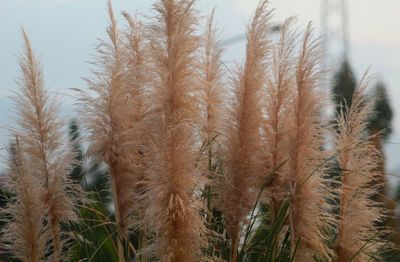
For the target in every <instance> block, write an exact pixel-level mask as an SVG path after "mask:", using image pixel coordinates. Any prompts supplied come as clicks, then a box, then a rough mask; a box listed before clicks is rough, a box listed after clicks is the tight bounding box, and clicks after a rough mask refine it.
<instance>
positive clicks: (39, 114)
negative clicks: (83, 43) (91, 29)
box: [7, 0, 384, 262]
mask: <svg viewBox="0 0 400 262" xmlns="http://www.w3.org/2000/svg"><path fill="white" fill-rule="evenodd" d="M194 4H195V1H194V0H159V1H158V2H157V3H156V4H155V5H154V6H153V7H154V8H153V10H154V12H155V17H154V18H153V19H152V20H150V21H149V22H148V24H142V23H140V22H138V21H136V19H134V18H132V17H131V16H130V15H129V14H128V13H125V12H124V13H123V16H124V17H125V20H126V24H127V27H126V28H125V29H123V30H121V29H119V28H118V25H117V21H116V19H115V16H114V13H113V10H112V7H111V3H109V19H110V25H109V27H108V28H107V36H108V39H107V40H105V41H101V42H100V44H99V45H98V47H97V56H96V59H95V61H94V62H93V70H92V76H91V78H89V79H87V84H88V87H89V91H88V92H84V91H82V96H81V99H80V112H81V113H82V114H81V115H82V120H83V121H82V122H83V124H84V125H85V127H86V130H87V131H88V138H89V141H90V147H89V152H90V153H91V154H92V155H93V156H96V157H97V158H98V159H100V160H102V161H104V162H105V163H107V165H108V167H109V171H110V181H111V183H110V188H111V189H110V190H111V191H112V194H113V201H114V208H115V224H116V228H117V234H116V235H117V237H116V239H117V244H118V256H119V259H120V260H121V261H124V260H125V258H127V257H129V256H127V255H126V254H127V253H129V251H128V250H127V249H129V248H126V247H129V234H130V232H131V231H132V230H137V229H139V230H140V231H141V232H144V234H145V237H144V239H145V243H144V244H143V245H144V247H143V246H142V250H139V251H137V253H136V255H142V254H144V255H146V256H147V251H148V250H150V255H149V256H150V257H151V258H153V257H156V258H157V259H158V260H160V261H171V262H172V261H178V262H180V261H203V260H207V259H210V258H209V257H207V256H206V255H205V249H206V248H207V245H208V243H207V236H208V233H209V232H208V231H207V229H206V221H205V220H206V219H205V218H206V217H207V212H211V210H207V207H208V208H210V206H206V205H205V203H204V202H205V201H204V198H203V191H204V188H208V190H210V189H211V190H212V191H213V192H212V195H213V199H212V200H214V201H215V202H214V203H213V208H217V209H219V210H220V211H221V212H222V214H223V218H224V222H225V226H226V230H227V234H228V236H229V238H230V241H231V242H230V250H231V253H230V260H231V261H234V262H235V261H236V260H237V256H238V250H239V249H240V245H241V240H243V231H244V228H246V226H247V225H248V223H249V221H248V220H249V215H250V213H251V211H252V208H253V207H254V206H255V205H256V203H257V202H258V200H259V199H258V197H259V196H260V195H259V193H260V192H262V195H261V197H260V199H262V202H263V204H266V205H268V206H269V207H270V209H269V210H270V211H271V212H270V222H271V224H273V223H274V222H275V219H276V216H277V213H278V212H279V210H280V209H281V208H282V206H283V204H284V203H289V209H288V211H287V216H286V221H285V224H286V225H287V226H286V227H285V228H286V229H288V230H289V231H290V237H291V241H290V242H291V249H292V250H291V251H292V253H294V252H295V251H296V260H297V261H311V260H312V259H313V257H317V258H321V259H325V260H329V259H335V257H337V259H338V261H347V259H350V258H351V257H352V256H353V255H355V254H358V253H360V254H361V255H360V256H359V257H360V258H358V257H357V259H359V260H360V261H364V260H363V259H364V257H363V256H364V254H372V253H374V252H375V251H376V250H377V247H378V246H379V241H380V240H381V235H380V233H378V232H379V231H378V228H377V227H376V226H377V222H379V221H382V219H383V217H384V214H383V213H382V208H381V207H380V206H379V205H378V204H377V203H376V202H374V201H373V200H372V197H371V196H373V195H374V194H375V193H376V191H374V189H373V188H372V189H371V183H373V181H374V179H375V177H376V176H378V175H379V174H378V173H379V169H378V168H377V167H376V163H378V162H377V161H376V160H377V159H378V158H379V154H378V153H377V152H376V151H375V150H373V148H372V146H371V145H370V143H369V142H368V141H369V140H368V139H366V138H365V136H364V133H363V130H364V129H365V121H366V116H367V114H368V113H369V110H370V107H371V106H370V103H369V102H368V103H367V102H366V101H364V100H363V99H362V96H361V94H362V93H363V88H360V89H358V90H357V92H356V95H355V98H354V104H353V106H352V107H351V108H350V110H349V113H348V114H347V115H344V114H342V115H341V116H340V118H339V119H338V127H339V128H338V130H339V131H338V132H337V137H336V141H337V143H336V147H337V149H336V150H337V155H338V162H339V166H340V168H341V170H342V175H341V178H342V181H341V182H340V183H339V184H340V185H339V186H336V187H330V186H329V185H330V184H331V183H332V182H333V181H331V180H332V179H331V178H329V176H327V173H328V172H327V169H328V162H329V159H330V158H332V157H330V155H329V153H332V152H328V151H326V150H324V147H325V137H326V131H327V130H326V129H325V128H324V127H325V126H327V125H326V124H327V123H325V122H324V119H323V117H322V115H323V114H322V113H323V111H324V110H325V108H324V106H325V104H326V101H327V97H324V96H323V95H322V94H321V91H320V90H319V87H320V85H321V80H322V78H323V77H324V75H325V73H324V72H321V71H320V66H319V61H320V60H319V42H318V41H317V40H314V39H313V37H312V27H311V26H308V27H307V29H306V30H305V32H304V34H302V36H300V34H299V33H298V32H297V31H296V30H294V29H293V21H294V19H289V20H287V21H286V22H285V23H284V24H283V25H282V26H281V28H280V33H279V37H278V38H277V39H273V38H271V37H270V34H269V30H270V27H271V26H270V17H271V12H270V11H269V9H268V1H266V0H262V1H261V2H260V4H259V5H258V7H257V9H256V12H255V15H254V17H253V19H252V20H251V21H250V23H249V26H248V28H247V29H248V32H247V48H246V56H245V59H244V64H243V66H241V67H239V68H238V69H236V71H234V72H232V74H230V75H229V76H228V77H226V71H225V70H224V69H223V65H224V64H223V63H222V62H221V59H222V48H221V43H220V41H219V39H218V35H217V31H216V29H215V28H214V22H213V15H214V14H212V15H211V16H210V18H209V20H208V22H207V26H206V29H205V33H204V34H199V32H200V28H199V21H200V19H199V17H198V13H197V11H196V10H195V8H194ZM300 39H301V40H300ZM26 46H27V48H26V53H25V57H24V58H23V59H22V63H21V68H22V71H23V78H22V82H21V86H22V87H23V89H22V93H21V95H20V96H18V97H17V99H16V102H17V108H18V110H19V111H18V112H19V116H20V119H19V124H20V127H21V128H20V129H19V131H18V132H17V133H16V135H17V136H18V138H19V140H18V141H21V142H18V143H17V146H16V154H15V160H14V161H13V162H12V163H11V164H10V167H11V168H10V179H11V182H10V183H9V184H10V186H11V188H12V189H13V191H14V192H15V193H16V194H17V195H18V196H19V197H18V198H17V201H16V202H15V203H14V204H13V205H14V206H16V207H18V208H15V209H14V210H15V211H14V213H11V214H12V216H13V217H14V220H13V223H14V224H16V225H17V224H18V223H21V221H20V220H22V219H23V218H24V216H26V217H27V218H29V221H27V223H25V224H24V226H23V227H20V228H18V229H15V227H16V226H15V225H14V224H10V225H9V226H8V228H7V230H8V232H9V233H8V234H7V236H10V240H16V239H17V238H18V241H13V243H15V244H14V245H11V242H10V248H11V247H13V248H14V250H19V252H18V253H16V254H17V255H18V254H20V255H18V257H19V258H21V259H22V260H24V259H25V258H26V257H30V258H32V260H27V261H40V260H41V259H42V258H43V257H44V254H45V253H47V252H51V251H49V250H53V252H52V253H53V254H54V256H57V257H58V256H59V255H60V254H61V248H60V247H61V246H62V243H58V242H57V241H58V240H60V241H61V240H63V239H65V238H63V237H61V236H60V232H59V231H57V229H59V224H60V223H64V222H68V221H75V220H76V216H75V213H74V211H73V204H74V203H73V201H72V200H71V199H70V198H68V196H67V193H66V192H68V190H69V185H70V183H69V182H68V180H67V177H66V176H64V174H66V172H67V170H68V168H69V163H71V161H70V160H71V157H72V155H71V154H69V153H65V152H67V151H64V150H63V148H62V145H61V142H60V137H61V133H60V127H61V122H59V121H58V120H57V118H56V115H55V113H54V112H56V110H53V109H54V107H55V104H54V103H55V102H54V100H51V99H50V98H49V97H48V95H47V93H46V92H45V90H44V89H43V83H42V79H41V77H42V76H41V69H40V67H39V66H38V64H37V62H36V60H35V59H34V58H33V54H32V50H31V48H30V45H29V42H28V41H27V40H26ZM215 144H217V146H215ZM205 146H206V147H207V148H208V153H209V154H207V157H208V158H209V159H208V160H209V163H210V161H211V160H212V161H211V162H214V161H215V162H217V161H218V162H219V163H218V164H220V165H221V166H222V167H223V168H222V170H219V172H220V173H219V174H218V175H217V176H212V175H211V176H210V175H209V173H210V170H207V169H210V164H209V166H208V168H206V166H207V165H205V161H204V154H203V153H204V151H205V150H204V149H205V148H204V147H205ZM214 146H215V147H214ZM28 164H29V165H30V166H32V168H29V169H28V168H27V165H28ZM32 177H35V178H40V179H37V180H36V179H32V180H31V179H29V178H32ZM22 178H23V179H22ZM25 178H26V179H25ZM335 194H336V195H339V196H340V214H339V216H337V215H335V214H334V212H333V211H332V210H333V209H334V208H333V207H332V206H331V205H332V203H333V201H332V199H333V195H335ZM27 195H30V196H31V197H29V198H28V197H27ZM214 195H217V197H215V198H214ZM43 199H44V200H45V201H43ZM209 200H210V199H208V201H209ZM32 202H37V204H36V205H35V206H37V207H38V209H40V210H44V212H37V209H31V208H28V207H29V206H30V205H31V204H32ZM329 203H331V204H329ZM8 210H9V211H11V212H13V211H12V210H13V209H11V208H9V209H8ZM205 214H206V215H205ZM37 221H43V222H44V223H34V222H37ZM46 222H47V223H46ZM331 228H337V232H336V233H337V235H338V238H337V239H336V240H337V241H336V243H335V248H332V247H331V246H329V240H330V239H329V237H330V236H329V235H328V233H332V230H329V229H331ZM54 229H56V230H54ZM11 230H14V231H15V232H18V234H19V236H18V237H14V236H13V237H11V234H15V233H14V232H12V233H11ZM27 232H31V234H27ZM375 236H379V237H375ZM49 238H50V239H52V241H51V243H53V244H52V245H51V247H48V246H47V243H48V239H49ZM33 240H35V241H33ZM56 240H57V241H56ZM27 241H31V242H34V243H35V245H31V246H29V247H25V248H22V246H24V245H26V243H28V242H27ZM57 243H58V244H57ZM297 243H299V245H298V246H297ZM27 248H28V249H27ZM49 248H50V249H49ZM360 248H362V249H363V250H362V252H358V251H357V250H358V249H360ZM56 249H58V250H59V251H60V253H58V252H56V251H55V250H56ZM34 258H35V259H36V260H33V259H34ZM56 260H59V259H58V258H57V259H55V260H54V261H56ZM52 261H53V260H52Z"/></svg>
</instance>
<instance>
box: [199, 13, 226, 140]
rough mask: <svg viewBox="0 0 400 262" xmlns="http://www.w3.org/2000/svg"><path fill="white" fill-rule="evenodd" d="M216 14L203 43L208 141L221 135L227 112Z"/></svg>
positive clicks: (212, 16) (209, 23)
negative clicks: (215, 19)
mask: <svg viewBox="0 0 400 262" xmlns="http://www.w3.org/2000/svg"><path fill="white" fill-rule="evenodd" d="M214 13H215V9H214V10H213V11H212V13H211V15H210V17H209V18H208V21H207V26H206V31H205V37H204V43H203V49H204V54H203V59H202V63H201V66H202V68H201V69H202V71H203V74H204V75H203V78H204V84H205V91H206V103H207V110H206V112H207V113H206V115H207V117H206V119H207V121H206V124H205V133H206V139H208V140H211V139H213V138H214V137H216V136H217V137H218V136H219V135H220V132H221V123H222V122H223V117H224V113H225V112H226V110H224V107H223V106H224V105H225V104H226V101H224V100H225V98H226V97H224V94H225V93H226V90H224V87H223V73H224V70H223V68H222V65H223V64H222V60H221V59H222V52H223V49H222V47H221V43H220V39H219V37H218V31H217V29H216V28H215V23H214Z"/></svg>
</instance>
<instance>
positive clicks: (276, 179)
mask: <svg viewBox="0 0 400 262" xmlns="http://www.w3.org/2000/svg"><path fill="white" fill-rule="evenodd" d="M292 23H293V19H288V20H287V21H285V23H284V24H283V26H282V28H281V30H280V36H279V41H278V42H277V43H276V44H274V46H273V48H272V60H271V71H270V72H271V73H269V75H268V79H267V99H266V100H267V105H266V113H267V119H266V121H265V125H264V130H265V140H266V147H267V148H268V149H269V150H267V152H266V153H267V155H266V166H267V170H268V172H266V173H264V174H262V177H261V179H262V181H261V184H263V185H265V187H266V190H265V191H266V196H267V199H268V200H269V201H270V205H271V208H272V210H271V212H272V219H273V220H274V217H275V215H276V213H277V212H278V209H279V207H280V205H281V203H282V201H283V200H284V199H285V198H286V197H287V196H288V194H289V190H288V189H289V184H290V178H289V176H288V174H287V172H285V170H286V171H287V165H286V164H285V162H286V161H287V160H288V156H289V154H290V143H289V139H288V136H287V130H288V125H289V121H291V120H290V119H289V117H287V116H288V115H289V112H290V105H291V103H292V99H293V96H294V95H293V94H292V93H293V92H292V88H293V85H294V84H295V70H294V69H295V65H293V60H294V59H295V58H294V48H295V44H296V36H295V32H294V31H292V30H291V28H290V27H291V25H292Z"/></svg>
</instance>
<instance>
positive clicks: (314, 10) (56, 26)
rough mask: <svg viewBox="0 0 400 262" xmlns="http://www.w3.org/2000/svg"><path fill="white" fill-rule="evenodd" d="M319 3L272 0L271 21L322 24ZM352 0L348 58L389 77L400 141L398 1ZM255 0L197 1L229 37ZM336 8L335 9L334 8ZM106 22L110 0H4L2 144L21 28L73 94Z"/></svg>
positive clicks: (51, 74)
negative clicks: (211, 14) (293, 18)
mask: <svg viewBox="0 0 400 262" xmlns="http://www.w3.org/2000/svg"><path fill="white" fill-rule="evenodd" d="M321 1H322V0H271V8H275V12H274V18H273V20H274V22H276V23H279V22H281V21H283V20H284V19H285V18H287V17H290V16H297V17H298V21H299V23H300V24H303V25H305V24H306V23H307V22H308V21H313V23H314V25H315V26H316V27H317V28H319V26H320V13H321V12H320V11H321V5H320V3H321ZM330 1H332V2H340V1H338V0H336V1H334V0H330ZM153 2H154V1H152V0H114V1H113V4H114V8H115V11H116V12H119V11H122V10H127V11H128V12H130V13H132V14H135V13H138V14H146V15H150V14H151V10H150V8H151V5H152V3H153ZM348 2H349V3H348V6H349V18H350V19H349V31H350V40H351V48H350V57H351V63H352V65H353V67H354V69H355V71H356V75H357V77H359V76H360V75H362V73H363V72H364V71H365V70H366V69H367V68H368V67H370V68H371V69H370V70H371V72H373V73H376V74H377V76H378V77H379V78H380V79H382V80H383V81H384V82H385V83H386V85H387V88H388V93H389V95H390V97H391V102H392V106H393V107H394V110H395V114H396V115H395V119H394V123H393V124H394V134H393V135H392V137H391V139H390V140H391V141H393V142H398V143H400V114H398V113H400V32H399V28H400V1H399V0H349V1H348ZM257 3H258V0H198V1H197V7H198V9H199V10H201V11H202V14H204V15H207V14H209V13H210V11H211V10H212V8H213V7H215V6H216V7H217V9H216V18H217V24H218V26H219V28H220V29H221V30H223V34H222V37H223V38H228V37H232V36H235V35H238V34H240V33H243V32H244V31H245V29H244V28H245V24H246V22H247V21H248V19H249V18H250V16H251V15H252V12H253V11H254V9H255V7H256V5H257ZM331 8H332V10H334V9H335V6H334V5H332V7H331ZM119 18H121V17H120V16H119ZM333 23H334V22H333ZM106 25H107V14H106V1H105V0H0V112H1V113H0V143H1V144H2V145H3V146H4V145H5V144H6V143H7V134H8V133H7V131H6V130H5V129H4V127H5V126H7V125H9V124H10V120H9V119H10V117H11V116H12V114H11V113H10V110H11V102H10V101H9V99H8V98H7V96H8V95H10V94H11V92H12V90H15V88H16V84H15V82H14V80H15V78H16V77H17V76H18V67H17V63H16V59H15V56H16V54H17V53H18V52H19V50H20V48H21V45H22V41H21V36H20V27H21V26H23V27H24V28H25V29H26V30H27V32H28V33H29V35H30V37H31V40H32V43H33V46H34V48H35V50H36V51H37V52H38V53H39V54H40V57H41V59H42V62H43V64H44V69H45V77H46V84H47V86H48V88H49V89H50V90H52V91H53V92H58V93H63V94H64V93H67V94H70V93H71V92H70V91H69V89H70V88H77V87H82V86H84V82H83V81H82V79H81V77H83V76H87V75H88V70H87V63H86V62H87V61H89V60H90V54H91V53H92V52H93V47H94V46H95V44H96V38H99V37H104V34H105V30H104V28H105V27H106ZM336 33H338V32H333V36H334V35H335V34H336ZM333 38H334V37H333ZM333 45H334V44H333ZM332 50H334V47H333V48H332ZM242 55H243V44H236V45H232V46H230V47H228V50H227V55H226V59H227V60H229V61H231V60H233V59H237V60H240V58H241V57H242ZM338 59H339V58H338V54H337V53H335V52H332V54H331V60H332V62H333V65H334V64H335V63H336V62H337V60H338ZM62 98H63V99H62V102H63V104H64V108H71V104H72V103H73V102H74V100H73V98H71V97H69V96H63V97H62ZM66 111H68V110H67V109H66ZM66 115H70V113H69V112H68V114H66ZM386 151H387V152H389V153H388V158H389V168H390V170H391V171H393V170H396V171H399V170H400V160H399V159H397V162H396V157H397V156H398V155H399V153H400V145H388V146H387V147H386Z"/></svg>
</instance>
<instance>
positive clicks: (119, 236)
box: [110, 164, 125, 262]
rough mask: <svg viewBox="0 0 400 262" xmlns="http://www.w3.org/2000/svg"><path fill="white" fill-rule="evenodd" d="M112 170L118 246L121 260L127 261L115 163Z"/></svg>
mask: <svg viewBox="0 0 400 262" xmlns="http://www.w3.org/2000/svg"><path fill="white" fill-rule="evenodd" d="M110 171H111V186H112V194H113V200H114V213H115V226H116V232H117V247H118V260H119V262H125V255H124V246H123V234H122V230H121V213H120V208H119V196H118V191H117V185H116V181H115V174H116V168H115V165H113V164H111V165H110Z"/></svg>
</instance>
